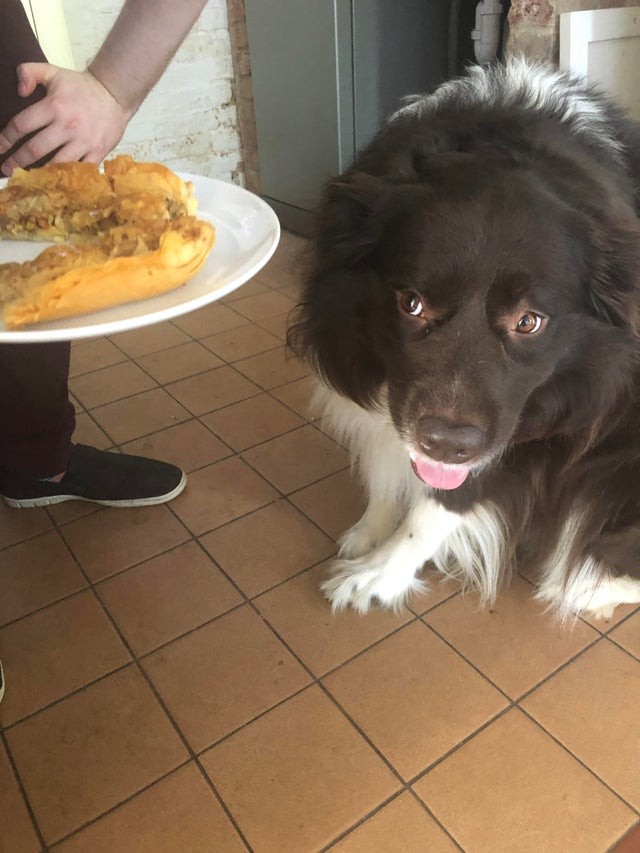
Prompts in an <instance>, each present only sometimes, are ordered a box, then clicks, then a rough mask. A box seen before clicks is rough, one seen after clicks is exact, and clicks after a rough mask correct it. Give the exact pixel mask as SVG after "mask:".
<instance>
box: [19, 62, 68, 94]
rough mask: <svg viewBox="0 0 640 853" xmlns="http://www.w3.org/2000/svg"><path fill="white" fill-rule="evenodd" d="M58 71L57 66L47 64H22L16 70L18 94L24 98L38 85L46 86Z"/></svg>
mask: <svg viewBox="0 0 640 853" xmlns="http://www.w3.org/2000/svg"><path fill="white" fill-rule="evenodd" d="M58 71H59V68H58V66H57V65H50V64H49V63H48V62H23V63H22V64H21V65H18V68H17V74H18V94H19V95H21V96H22V97H23V98H26V97H27V96H28V95H30V94H31V93H32V92H33V91H34V89H35V88H36V86H37V85H38V84H39V83H41V84H42V85H43V86H47V85H48V84H49V83H50V82H51V81H52V79H53V78H54V77H55V75H56V73H57V72H58Z"/></svg>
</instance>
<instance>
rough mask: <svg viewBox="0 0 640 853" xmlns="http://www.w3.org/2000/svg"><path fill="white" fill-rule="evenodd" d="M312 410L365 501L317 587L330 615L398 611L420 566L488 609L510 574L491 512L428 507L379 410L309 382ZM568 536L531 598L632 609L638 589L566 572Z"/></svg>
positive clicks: (500, 523) (601, 611)
mask: <svg viewBox="0 0 640 853" xmlns="http://www.w3.org/2000/svg"><path fill="white" fill-rule="evenodd" d="M312 405H313V406H314V407H315V408H316V409H317V410H320V411H322V413H323V414H324V416H325V418H326V421H327V423H328V426H329V427H330V429H331V430H332V432H333V433H334V435H335V436H336V438H337V440H338V441H341V442H342V443H344V444H345V445H347V446H348V447H349V449H350V451H351V458H352V462H353V464H354V467H355V468H356V469H357V470H358V473H359V475H360V477H361V479H362V481H363V483H364V485H365V487H366V489H367V493H368V498H369V502H368V506H367V509H366V511H365V513H364V515H363V516H362V518H361V519H360V520H359V521H358V522H357V524H355V525H354V526H353V527H352V528H351V529H350V530H348V531H347V532H346V533H345V534H344V536H343V537H342V539H341V540H340V551H339V559H338V560H337V561H336V563H335V564H334V567H333V572H332V576H331V577H330V579H329V580H327V581H326V582H325V583H324V585H323V589H324V591H325V593H326V595H327V597H328V598H329V600H330V601H331V603H332V605H333V607H334V609H336V610H340V609H343V608H345V607H347V606H351V607H353V608H355V609H356V610H359V611H360V612H366V611H367V610H368V609H369V608H370V607H371V606H372V605H375V604H381V605H383V606H387V607H391V608H399V607H401V606H402V604H403V603H404V602H405V600H406V598H407V596H408V595H409V594H410V593H411V592H413V591H419V590H421V589H422V588H423V583H422V581H421V580H420V579H419V578H418V576H417V575H418V572H419V571H420V569H421V568H422V567H423V566H424V564H425V563H426V562H428V561H431V562H432V563H434V564H435V566H436V567H437V568H438V569H439V570H440V571H441V572H443V573H445V574H447V575H450V576H453V577H456V578H458V579H459V580H460V581H461V583H462V585H463V588H473V589H475V590H476V591H477V592H478V593H479V595H480V599H481V603H483V604H486V603H492V602H493V601H494V600H495V597H496V594H497V590H498V585H499V583H500V581H501V580H503V579H504V578H505V576H506V575H507V574H508V573H509V571H510V568H511V566H510V548H509V533H510V532H509V530H508V529H507V526H506V522H505V520H504V519H503V518H502V515H501V513H500V512H499V510H498V508H497V507H496V506H495V505H493V504H491V503H489V502H486V503H482V504H476V505H475V506H474V507H473V509H472V510H470V511H468V512H465V513H463V514H459V513H455V512H450V511H449V510H447V509H445V507H443V506H442V504H441V503H440V502H438V501H437V500H435V499H434V497H433V492H431V490H430V489H429V488H428V487H426V486H425V485H424V484H423V483H422V482H420V481H419V480H418V479H417V477H416V476H415V475H414V474H413V471H412V469H411V465H410V463H409V455H408V451H407V448H406V447H405V445H404V443H403V442H402V440H401V438H400V436H399V435H398V433H397V431H396V429H395V427H394V425H393V423H392V421H391V417H390V415H389V413H388V409H387V408H386V406H385V405H384V404H381V405H380V407H379V409H378V410H377V411H375V412H371V411H366V410H364V409H362V408H361V407H360V406H357V405H356V404H355V403H353V402H351V401H350V400H347V399H345V398H344V397H342V396H341V395H339V394H337V393H335V392H334V391H332V390H330V389H328V388H327V387H326V386H324V385H322V384H320V383H318V385H317V389H316V393H315V395H314V401H313V404H312ZM571 529H572V522H571V521H569V522H567V525H566V526H565V530H564V531H563V543H561V544H560V545H559V547H558V548H557V549H556V550H555V551H554V553H553V555H552V557H551V559H550V560H549V561H548V564H547V565H546V566H545V567H544V572H543V576H542V580H541V586H540V589H539V591H538V598H540V599H542V600H544V601H546V602H548V603H549V604H550V605H552V606H553V607H554V608H556V609H557V610H559V611H560V612H561V613H562V614H563V615H567V614H568V613H570V612H571V613H576V612H584V611H586V612H592V613H593V614H594V615H596V616H604V617H607V616H610V614H611V612H612V611H613V608H614V607H615V606H616V605H617V604H619V603H623V602H633V601H640V581H636V580H633V579H631V578H626V577H623V578H612V577H609V576H607V574H606V572H604V571H603V570H602V569H601V568H600V567H596V568H597V569H598V570H597V571H596V570H595V569H594V567H593V566H591V565H587V564H585V565H584V566H571V565H569V564H568V562H567V553H568V551H569V548H568V544H570V542H569V539H570V538H571V537H570V534H571Z"/></svg>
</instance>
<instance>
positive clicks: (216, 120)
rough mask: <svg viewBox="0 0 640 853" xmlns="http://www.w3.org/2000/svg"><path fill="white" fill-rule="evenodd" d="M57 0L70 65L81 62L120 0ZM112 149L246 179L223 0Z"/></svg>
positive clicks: (209, 10)
mask: <svg viewBox="0 0 640 853" xmlns="http://www.w3.org/2000/svg"><path fill="white" fill-rule="evenodd" d="M62 2H63V7H64V12H65V18H66V21H67V27H68V30H69V39H70V42H71V49H72V51H73V58H74V62H75V66H76V68H77V69H81V68H84V67H85V66H86V65H87V63H88V62H89V61H90V60H91V59H92V58H93V56H94V55H95V54H96V52H97V50H98V48H99V47H100V45H101V44H102V42H103V40H104V38H105V37H106V35H107V33H108V32H109V30H110V28H111V27H112V25H113V23H114V21H115V19H116V17H117V15H118V12H119V11H120V9H121V8H122V2H121V0H92V2H90V3H87V2H86V0H62ZM176 2H180V0H176ZM116 152H117V153H124V152H126V153H129V154H132V155H133V156H134V157H136V159H139V160H156V161H158V162H161V163H165V164H166V165H167V166H169V167H171V168H172V169H175V170H178V171H184V172H193V173H194V174H201V175H208V176H209V177H215V178H221V179H222V180H226V181H234V182H235V183H242V182H243V176H242V174H241V173H240V163H241V150H240V136H239V133H238V118H237V114H236V107H235V103H234V102H233V67H232V62H231V47H230V43H229V29H228V23H227V7H226V2H225V0H209V2H208V3H207V5H206V6H205V8H204V10H203V12H202V14H201V16H200V19H199V20H198V21H197V23H196V25H195V26H194V28H193V29H192V31H191V32H190V33H189V35H188V36H187V38H186V39H185V41H184V42H183V44H182V46H181V47H180V50H179V51H178V53H177V54H176V55H175V57H174V59H173V61H172V62H171V64H170V65H169V67H168V68H167V70H166V71H165V73H164V76H163V77H162V78H161V80H160V81H159V82H158V84H157V85H156V87H155V89H154V90H153V91H152V92H151V93H150V94H149V96H148V98H147V99H146V100H145V102H144V104H143V105H142V107H141V108H140V110H139V111H138V112H137V114H136V115H135V116H134V117H133V119H132V120H131V122H130V124H129V127H128V128H127V130H126V132H125V135H124V137H123V138H122V141H121V142H120V145H119V146H118V148H117V149H116Z"/></svg>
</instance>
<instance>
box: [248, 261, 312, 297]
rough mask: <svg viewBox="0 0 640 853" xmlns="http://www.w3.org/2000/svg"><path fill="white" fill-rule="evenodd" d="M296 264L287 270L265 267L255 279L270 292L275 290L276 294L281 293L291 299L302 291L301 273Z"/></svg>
mask: <svg viewBox="0 0 640 853" xmlns="http://www.w3.org/2000/svg"><path fill="white" fill-rule="evenodd" d="M299 266H300V265H299V264H298V263H296V264H295V267H292V268H289V269H287V268H286V267H284V266H282V267H280V268H278V267H277V266H267V267H263V269H261V270H260V272H259V273H258V274H257V276H256V279H257V280H258V281H260V282H264V284H265V286H267V287H269V288H271V289H272V290H277V291H278V293H283V294H284V295H285V296H289V297H290V298H291V299H293V298H294V297H295V296H298V295H299V294H300V292H301V290H302V280H303V277H304V273H303V271H302V270H301V269H300V268H299Z"/></svg>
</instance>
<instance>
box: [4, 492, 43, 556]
mask: <svg viewBox="0 0 640 853" xmlns="http://www.w3.org/2000/svg"><path fill="white" fill-rule="evenodd" d="M52 527H53V525H52V524H51V520H50V519H49V516H48V515H47V513H46V512H45V510H44V509H42V508H39V507H36V508H35V509H30V510H29V512H23V511H22V510H19V509H11V508H10V507H8V506H7V505H6V504H5V503H4V501H1V500H0V550H1V549H2V548H7V547H8V546H9V545H15V544H16V543H17V542H23V541H24V540H25V539H30V538H31V537H32V536H36V535H37V534H38V533H44V531H45V530H51V528H52Z"/></svg>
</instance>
